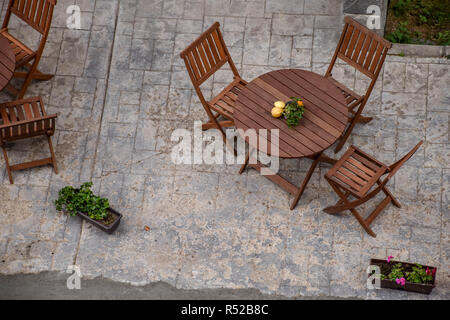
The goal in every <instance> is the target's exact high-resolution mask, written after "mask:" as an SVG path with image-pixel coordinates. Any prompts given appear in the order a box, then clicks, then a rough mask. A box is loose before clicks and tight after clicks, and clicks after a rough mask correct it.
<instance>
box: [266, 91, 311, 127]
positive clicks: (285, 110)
mask: <svg viewBox="0 0 450 320" xmlns="http://www.w3.org/2000/svg"><path fill="white" fill-rule="evenodd" d="M304 112H305V106H304V104H303V100H302V99H301V98H298V97H291V101H288V102H286V103H284V102H283V101H276V102H275V103H274V107H273V109H272V116H273V117H275V118H278V117H280V116H282V115H283V116H284V118H285V119H286V122H287V125H288V127H289V128H293V127H295V126H296V125H298V123H299V121H300V119H301V118H302V117H303V113H304Z"/></svg>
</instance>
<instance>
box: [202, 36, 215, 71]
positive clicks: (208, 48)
mask: <svg viewBox="0 0 450 320" xmlns="http://www.w3.org/2000/svg"><path fill="white" fill-rule="evenodd" d="M201 44H202V45H203V49H204V50H205V52H206V56H207V57H208V62H209V65H210V66H211V68H213V66H214V65H215V64H216V62H215V61H214V58H213V56H212V53H211V49H210V47H209V44H208V41H207V40H206V38H205V39H204V40H203V41H202V42H201Z"/></svg>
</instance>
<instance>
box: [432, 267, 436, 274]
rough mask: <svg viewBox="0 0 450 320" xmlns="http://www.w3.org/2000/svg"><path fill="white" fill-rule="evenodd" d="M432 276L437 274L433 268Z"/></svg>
mask: <svg viewBox="0 0 450 320" xmlns="http://www.w3.org/2000/svg"><path fill="white" fill-rule="evenodd" d="M431 274H432V275H433V276H434V275H435V274H436V268H433V270H432V271H431Z"/></svg>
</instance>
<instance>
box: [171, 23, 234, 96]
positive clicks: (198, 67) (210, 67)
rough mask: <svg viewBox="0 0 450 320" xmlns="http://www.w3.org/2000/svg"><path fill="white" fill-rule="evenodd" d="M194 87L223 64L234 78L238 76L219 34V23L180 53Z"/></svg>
mask: <svg viewBox="0 0 450 320" xmlns="http://www.w3.org/2000/svg"><path fill="white" fill-rule="evenodd" d="M180 57H181V58H182V59H183V60H184V63H185V64H186V68H187V70H188V73H189V76H190V77H191V80H192V83H193V84H194V87H196V88H197V87H198V86H200V85H201V84H202V83H203V82H205V81H206V80H207V79H208V78H209V77H210V76H211V75H213V74H214V72H216V71H217V70H219V69H220V68H221V67H222V66H223V65H224V64H225V63H227V62H228V63H229V65H230V67H231V70H232V71H233V74H234V75H235V76H237V77H238V76H239V73H238V71H237V69H236V66H235V65H234V63H233V60H232V59H231V56H230V54H229V52H228V49H227V47H226V45H225V42H224V41H223V37H222V33H221V32H220V24H219V22H215V23H214V24H213V25H212V26H210V27H209V28H208V29H207V30H206V31H205V32H203V33H202V34H201V35H200V36H199V37H198V38H197V39H196V40H195V41H194V42H192V43H191V44H190V45H189V46H188V47H187V48H186V49H184V50H183V51H182V52H181V53H180Z"/></svg>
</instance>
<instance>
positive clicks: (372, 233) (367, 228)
mask: <svg viewBox="0 0 450 320" xmlns="http://www.w3.org/2000/svg"><path fill="white" fill-rule="evenodd" d="M350 212H351V213H352V214H353V216H354V217H355V218H356V220H358V222H359V224H360V225H361V226H362V227H363V228H364V230H366V232H367V233H368V234H370V235H371V236H372V237H374V238H376V236H377V235H376V234H375V232H373V231H372V229H371V228H370V226H369V224H368V223H367V222H366V221H365V220H364V219H363V217H361V215H360V214H359V213H358V211H356V209H354V208H353V209H350Z"/></svg>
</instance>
